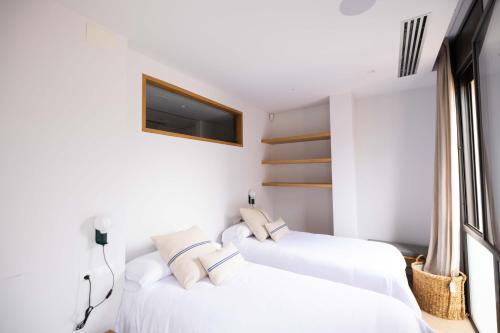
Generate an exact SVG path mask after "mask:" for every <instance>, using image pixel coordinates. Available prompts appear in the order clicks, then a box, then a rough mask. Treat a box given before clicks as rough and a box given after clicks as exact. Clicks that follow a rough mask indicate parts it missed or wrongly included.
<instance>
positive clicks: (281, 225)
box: [264, 217, 290, 242]
mask: <svg viewBox="0 0 500 333" xmlns="http://www.w3.org/2000/svg"><path fill="white" fill-rule="evenodd" d="M264 227H266V230H267V232H269V235H270V236H271V238H272V239H273V240H274V241H276V242H277V241H279V240H280V239H281V238H282V237H283V236H285V235H286V234H288V233H289V232H290V230H289V229H288V226H287V225H286V223H285V221H283V219H282V218H281V217H280V218H279V219H278V220H276V221H275V222H272V223H266V224H265V225H264Z"/></svg>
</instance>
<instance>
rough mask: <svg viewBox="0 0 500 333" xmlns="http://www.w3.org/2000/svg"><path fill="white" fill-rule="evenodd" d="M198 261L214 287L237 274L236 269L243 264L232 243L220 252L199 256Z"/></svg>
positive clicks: (238, 252) (243, 260)
mask: <svg viewBox="0 0 500 333" xmlns="http://www.w3.org/2000/svg"><path fill="white" fill-rule="evenodd" d="M199 259H200V261H201V264H202V265H203V267H204V268H205V270H206V271H207V272H208V277H209V278H210V281H212V283H213V284H215V285H219V284H221V283H222V282H224V281H225V280H228V279H230V278H231V277H233V276H234V275H235V274H236V272H238V268H239V267H240V266H241V265H243V263H244V262H245V259H243V256H242V255H241V253H240V251H238V249H237V248H236V247H235V246H234V245H233V243H229V244H227V245H225V246H224V247H223V248H222V249H220V250H217V251H214V252H212V253H208V254H204V255H201V256H200V257H199Z"/></svg>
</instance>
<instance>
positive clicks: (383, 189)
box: [354, 87, 436, 245]
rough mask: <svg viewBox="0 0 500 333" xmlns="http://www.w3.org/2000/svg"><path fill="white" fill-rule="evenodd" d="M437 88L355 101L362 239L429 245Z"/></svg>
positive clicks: (358, 193) (358, 204) (359, 224)
mask: <svg viewBox="0 0 500 333" xmlns="http://www.w3.org/2000/svg"><path fill="white" fill-rule="evenodd" d="M435 94H436V92H435V87H429V88H421V89H416V90H409V91H403V92H400V93H396V94H389V95H380V96H372V97H366V98H361V99H357V100H355V113H354V142H355V147H356V148H355V151H356V188H357V216H358V229H359V237H360V238H369V239H380V240H388V241H399V242H406V243H413V244H423V245H428V241H429V236H430V221H431V212H432V193H433V191H432V184H433V170H434V140H435V113H436V101H435V100H436V98H435Z"/></svg>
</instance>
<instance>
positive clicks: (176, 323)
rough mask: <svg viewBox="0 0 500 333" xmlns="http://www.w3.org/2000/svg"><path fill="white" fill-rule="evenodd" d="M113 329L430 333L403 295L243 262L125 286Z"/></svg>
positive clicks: (140, 332) (148, 332)
mask: <svg viewBox="0 0 500 333" xmlns="http://www.w3.org/2000/svg"><path fill="white" fill-rule="evenodd" d="M115 328H116V331H117V332H118V333H194V332H197V333H212V332H213V333H225V332H228V333H245V332H249V333H250V332H252V333H255V332H259V333H281V332H283V333H293V332H297V333H299V332H301V333H304V332H307V333H323V332H325V333H326V332H329V333H334V332H335V333H371V332H380V333H399V332H401V333H417V332H419V333H421V332H431V330H430V329H429V328H428V327H427V326H426V324H425V323H424V322H423V321H422V320H421V319H420V318H417V316H416V315H415V313H414V312H413V311H412V310H411V309H410V308H408V307H407V306H404V305H403V304H401V302H399V301H397V300H395V299H393V298H391V297H387V296H384V295H381V294H378V293H374V292H371V291H368V290H363V289H359V288H354V287H350V286H347V285H344V284H340V283H334V282H331V281H327V280H324V279H318V278H314V277H310V276H305V275H299V274H295V273H292V272H287V271H284V270H279V269H275V268H272V267H266V266H261V265H257V264H252V263H247V264H246V265H244V267H243V268H242V269H241V270H240V271H239V273H238V275H237V276H235V277H234V278H233V279H232V280H230V281H228V282H226V283H223V284H222V285H219V286H214V285H213V284H211V283H210V282H209V280H208V279H204V280H202V281H200V282H199V283H197V284H195V285H194V286H193V287H192V288H191V289H189V290H185V289H183V288H182V287H181V286H180V285H179V284H178V283H177V281H176V280H175V278H174V277H173V276H172V275H170V276H168V277H166V278H164V279H162V280H160V281H158V282H156V283H154V284H152V285H150V286H148V287H144V288H142V289H140V290H139V291H137V292H129V291H125V292H124V293H123V299H122V303H121V306H120V310H119V314H118V319H117V323H116V327H115Z"/></svg>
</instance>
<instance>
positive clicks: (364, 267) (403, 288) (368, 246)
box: [233, 231, 421, 316]
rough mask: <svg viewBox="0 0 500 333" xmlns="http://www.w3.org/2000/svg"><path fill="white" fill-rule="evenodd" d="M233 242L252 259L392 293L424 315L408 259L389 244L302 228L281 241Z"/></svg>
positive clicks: (239, 240)
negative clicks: (409, 275)
mask: <svg viewBox="0 0 500 333" xmlns="http://www.w3.org/2000/svg"><path fill="white" fill-rule="evenodd" d="M233 242H234V244H235V245H236V247H238V249H239V250H240V252H241V254H242V255H243V257H244V258H245V259H246V260H248V261H251V262H254V263H258V264H262V265H267V266H272V267H276V268H281V269H285V270H288V271H291V272H295V273H300V274H305V275H311V276H315V277H319V278H323V279H328V280H331V281H335V282H341V283H345V284H349V285H351V286H355V287H359V288H364V289H368V290H372V291H376V292H378V293H381V294H384V295H388V296H392V297H394V298H396V299H398V300H400V301H401V302H403V303H405V304H406V305H408V306H409V307H410V308H412V309H413V310H414V311H415V313H416V314H417V316H421V311H420V308H419V306H418V303H417V301H416V299H415V296H414V295H413V293H412V292H411V289H410V287H409V285H408V280H407V278H406V274H405V268H406V263H405V261H404V258H403V256H402V255H401V253H400V252H399V251H398V249H396V248H395V247H394V246H391V245H389V244H384V243H380V242H370V241H366V240H361V239H352V238H343V237H337V236H330V235H321V234H311V233H307V232H299V231H291V232H290V233H289V234H288V235H287V236H286V237H283V239H281V240H280V241H279V242H274V241H272V240H270V239H267V240H265V241H263V242H259V241H258V240H256V239H255V238H253V237H239V238H238V239H237V240H235V239H233Z"/></svg>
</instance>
